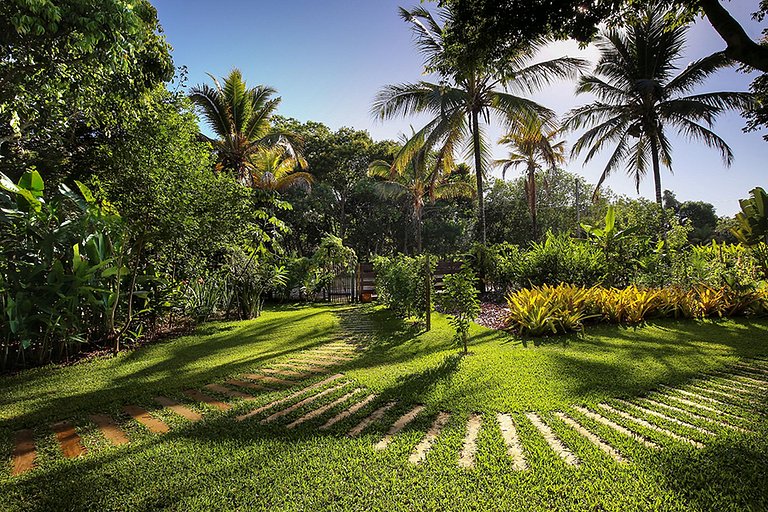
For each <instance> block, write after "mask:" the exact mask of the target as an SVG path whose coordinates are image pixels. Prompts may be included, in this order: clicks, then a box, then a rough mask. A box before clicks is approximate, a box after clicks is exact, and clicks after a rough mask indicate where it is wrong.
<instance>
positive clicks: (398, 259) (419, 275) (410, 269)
mask: <svg viewBox="0 0 768 512" xmlns="http://www.w3.org/2000/svg"><path fill="white" fill-rule="evenodd" d="M435 263H436V261H435V259H434V258H430V257H429V256H428V255H427V256H418V257H415V258H411V257H409V256H405V255H402V254H401V255H397V256H394V257H392V258H387V257H384V256H380V257H378V258H375V259H374V260H373V267H374V270H375V271H376V291H377V293H378V296H379V300H380V301H381V302H383V303H384V304H386V305H387V307H389V309H391V310H392V311H393V312H394V313H395V314H396V315H398V316H399V317H401V318H410V317H418V318H424V316H425V315H426V314H427V286H429V287H430V288H432V287H433V286H434V282H433V279H432V277H431V274H432V272H433V270H434V266H435Z"/></svg>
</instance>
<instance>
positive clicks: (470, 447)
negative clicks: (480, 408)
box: [459, 414, 483, 469]
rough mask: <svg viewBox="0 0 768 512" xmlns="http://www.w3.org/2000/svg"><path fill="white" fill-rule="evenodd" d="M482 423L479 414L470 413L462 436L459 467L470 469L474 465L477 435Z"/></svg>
mask: <svg viewBox="0 0 768 512" xmlns="http://www.w3.org/2000/svg"><path fill="white" fill-rule="evenodd" d="M482 425H483V417H482V416H480V415H479V414H471V415H470V416H469V419H468V420H467V433H466V435H465V436H464V445H463V446H462V448H461V453H460V454H459V467H461V468H466V469H470V468H473V467H475V456H476V454H477V436H478V434H480V428H481V427H482Z"/></svg>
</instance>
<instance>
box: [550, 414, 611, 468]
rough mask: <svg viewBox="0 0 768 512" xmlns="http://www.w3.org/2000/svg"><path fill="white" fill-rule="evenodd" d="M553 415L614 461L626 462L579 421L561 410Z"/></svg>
mask: <svg viewBox="0 0 768 512" xmlns="http://www.w3.org/2000/svg"><path fill="white" fill-rule="evenodd" d="M555 416H557V417H558V418H559V419H560V421H562V422H563V423H565V424H566V425H568V426H569V427H571V428H572V429H573V430H575V431H576V432H578V433H579V434H581V436H582V437H584V438H586V439H587V441H589V442H590V443H592V444H593V445H595V446H597V447H598V448H599V449H600V450H602V451H603V452H604V453H605V454H606V455H608V456H609V457H610V458H612V459H613V460H615V461H616V462H626V461H625V460H624V457H622V456H621V454H620V453H619V452H618V451H616V449H615V448H614V447H613V446H611V445H609V444H608V443H606V442H605V441H603V440H602V439H600V438H599V437H598V436H596V435H595V434H593V433H592V432H590V431H589V430H587V429H586V428H585V427H583V426H582V425H581V424H580V423H579V422H577V421H576V420H574V419H573V418H571V417H570V416H568V415H566V414H563V413H562V412H556V413H555Z"/></svg>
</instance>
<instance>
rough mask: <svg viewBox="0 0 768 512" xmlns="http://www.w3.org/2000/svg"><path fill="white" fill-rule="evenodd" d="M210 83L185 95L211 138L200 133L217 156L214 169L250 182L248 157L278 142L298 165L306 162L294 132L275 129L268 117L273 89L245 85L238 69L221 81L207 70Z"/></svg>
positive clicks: (277, 101)
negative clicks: (207, 129) (198, 113)
mask: <svg viewBox="0 0 768 512" xmlns="http://www.w3.org/2000/svg"><path fill="white" fill-rule="evenodd" d="M208 76H210V77H211V79H212V80H213V84H214V86H213V87H211V86H210V85H207V84H200V85H196V86H195V87H192V88H191V89H190V93H189V98H190V99H191V100H192V103H194V104H195V105H196V106H197V107H198V108H199V109H200V111H201V113H202V115H203V117H204V118H205V120H206V122H207V123H208V126H210V128H211V130H213V132H214V133H215V134H216V137H217V138H215V139H211V138H209V137H206V136H205V135H203V137H204V138H205V139H206V140H207V141H209V142H210V143H211V145H212V146H213V149H214V151H215V152H216V155H217V157H218V164H217V169H218V170H220V171H221V170H225V171H229V172H232V173H233V174H234V175H235V176H236V177H237V179H238V180H239V181H240V183H242V184H243V185H247V186H253V185H254V182H253V176H254V175H253V172H252V169H253V165H252V162H251V159H252V157H253V156H254V155H255V154H256V153H257V152H258V151H259V150H260V149H262V148H271V147H275V146H279V147H281V148H283V149H284V151H285V152H287V153H288V154H289V157H290V158H293V159H294V160H295V162H296V164H297V165H298V166H300V167H305V166H306V162H305V161H304V159H303V157H302V156H301V153H300V148H301V140H300V138H299V137H298V136H296V135H294V134H292V133H290V132H286V131H280V130H275V129H273V128H272V126H271V124H270V119H271V118H272V116H273V115H274V113H275V111H276V110H277V107H278V105H279V104H280V98H279V97H275V94H277V91H275V90H274V89H273V88H271V87H267V86H264V85H258V86H256V87H254V88H251V89H249V88H248V87H247V85H246V83H245V81H244V80H243V75H242V73H241V72H240V70H239V69H236V68H235V69H233V70H232V71H230V73H229V75H227V76H226V77H224V78H223V84H222V83H221V82H220V81H219V80H218V79H217V78H216V77H215V76H213V75H211V74H208Z"/></svg>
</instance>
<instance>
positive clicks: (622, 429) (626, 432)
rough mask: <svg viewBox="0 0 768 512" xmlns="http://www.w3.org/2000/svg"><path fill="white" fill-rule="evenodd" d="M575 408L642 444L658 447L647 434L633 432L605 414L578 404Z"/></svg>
mask: <svg viewBox="0 0 768 512" xmlns="http://www.w3.org/2000/svg"><path fill="white" fill-rule="evenodd" d="M573 408H574V409H576V410H577V411H579V412H580V413H581V414H583V415H584V416H586V417H587V418H589V419H592V420H595V421H596V422H598V423H602V424H603V425H605V426H606V427H608V428H611V429H613V430H615V431H616V432H619V433H620V434H624V435H625V436H627V437H631V438H632V439H634V440H635V441H637V442H638V443H640V444H642V445H643V446H647V447H648V448H658V447H659V445H657V444H656V443H654V442H653V441H651V440H650V439H648V438H646V437H645V436H641V435H640V434H638V433H636V432H633V431H632V430H629V429H628V428H626V427H623V426H621V425H619V424H618V423H615V422H613V421H611V420H609V419H608V418H606V417H605V416H601V415H600V414H597V413H596V412H592V411H590V410H589V409H587V408H586V407H580V406H578V405H574V406H573Z"/></svg>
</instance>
